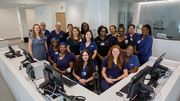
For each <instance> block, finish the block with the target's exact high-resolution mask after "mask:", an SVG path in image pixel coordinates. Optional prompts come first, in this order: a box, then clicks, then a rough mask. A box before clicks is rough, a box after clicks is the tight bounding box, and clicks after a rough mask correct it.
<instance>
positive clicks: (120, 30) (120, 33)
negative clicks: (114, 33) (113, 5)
mask: <svg viewBox="0 0 180 101" xmlns="http://www.w3.org/2000/svg"><path fill="white" fill-rule="evenodd" d="M118 32H119V35H120V36H121V35H124V29H123V28H119V31H118Z"/></svg>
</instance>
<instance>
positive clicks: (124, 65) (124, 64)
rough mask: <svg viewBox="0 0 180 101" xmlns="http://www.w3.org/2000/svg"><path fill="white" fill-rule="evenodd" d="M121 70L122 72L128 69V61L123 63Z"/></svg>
mask: <svg viewBox="0 0 180 101" xmlns="http://www.w3.org/2000/svg"><path fill="white" fill-rule="evenodd" d="M121 68H122V70H123V69H127V65H126V61H123V64H122V66H121Z"/></svg>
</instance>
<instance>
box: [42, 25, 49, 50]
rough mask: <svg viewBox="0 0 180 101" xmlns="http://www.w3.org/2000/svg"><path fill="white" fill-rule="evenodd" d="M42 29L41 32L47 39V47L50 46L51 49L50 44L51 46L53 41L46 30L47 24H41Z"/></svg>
mask: <svg viewBox="0 0 180 101" xmlns="http://www.w3.org/2000/svg"><path fill="white" fill-rule="evenodd" d="M40 29H41V32H42V33H43V34H44V35H45V37H46V42H47V46H48V49H49V47H50V44H51V41H50V32H49V31H48V30H47V29H46V24H45V23H44V22H41V23H40Z"/></svg>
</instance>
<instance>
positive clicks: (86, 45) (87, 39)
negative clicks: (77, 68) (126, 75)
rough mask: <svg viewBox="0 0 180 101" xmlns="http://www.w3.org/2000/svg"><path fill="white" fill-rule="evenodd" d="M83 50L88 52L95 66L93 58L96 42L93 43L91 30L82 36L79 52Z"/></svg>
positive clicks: (95, 53)
mask: <svg viewBox="0 0 180 101" xmlns="http://www.w3.org/2000/svg"><path fill="white" fill-rule="evenodd" d="M83 49H87V50H89V52H90V53H91V56H92V59H93V60H94V62H95V64H96V60H95V57H96V55H97V45H96V42H94V41H93V34H92V32H91V30H89V31H87V32H86V33H85V35H84V40H83V42H82V43H81V45H80V49H79V50H80V51H82V50H83Z"/></svg>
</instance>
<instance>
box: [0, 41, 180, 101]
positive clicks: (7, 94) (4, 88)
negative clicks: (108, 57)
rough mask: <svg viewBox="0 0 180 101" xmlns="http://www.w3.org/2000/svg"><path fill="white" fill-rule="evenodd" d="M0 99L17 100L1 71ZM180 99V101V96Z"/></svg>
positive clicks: (12, 43)
mask: <svg viewBox="0 0 180 101" xmlns="http://www.w3.org/2000/svg"><path fill="white" fill-rule="evenodd" d="M9 42H10V45H11V46H14V45H18V46H19V48H23V49H26V50H28V43H24V42H23V41H21V40H20V39H13V40H9ZM0 101H16V99H15V97H14V95H13V94H12V92H11V90H10V89H9V87H8V85H7V83H6V82H5V80H4V78H3V76H2V75H1V73H0ZM178 101H180V97H179V99H178Z"/></svg>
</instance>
